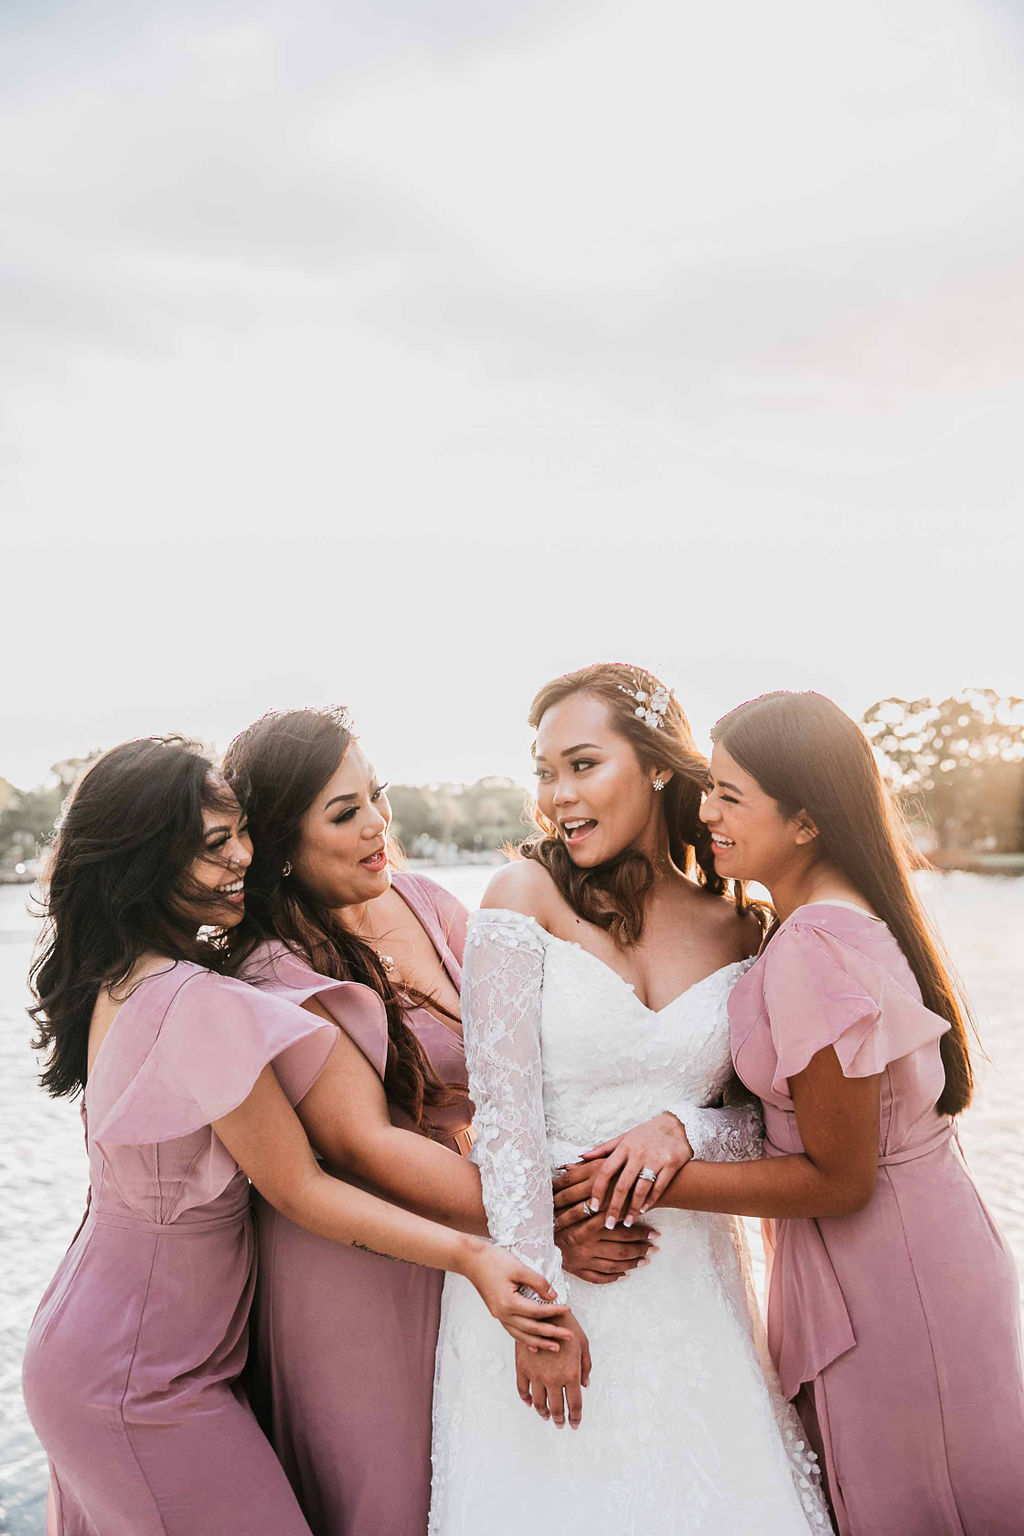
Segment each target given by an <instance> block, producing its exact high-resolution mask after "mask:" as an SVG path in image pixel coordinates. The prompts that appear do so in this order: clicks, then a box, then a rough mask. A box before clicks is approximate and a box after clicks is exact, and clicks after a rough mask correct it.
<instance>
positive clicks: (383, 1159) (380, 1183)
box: [336, 1125, 487, 1237]
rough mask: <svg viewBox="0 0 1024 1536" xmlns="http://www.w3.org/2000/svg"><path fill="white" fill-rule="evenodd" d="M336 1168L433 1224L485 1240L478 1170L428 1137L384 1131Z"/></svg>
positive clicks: (393, 1128)
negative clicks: (442, 1224) (433, 1222)
mask: <svg viewBox="0 0 1024 1536" xmlns="http://www.w3.org/2000/svg"><path fill="white" fill-rule="evenodd" d="M336 1166H339V1167H343V1168H345V1169H346V1171H348V1172H350V1173H354V1174H356V1175H357V1177H358V1178H360V1179H363V1180H364V1181H365V1182H366V1183H367V1184H372V1185H373V1187H374V1189H376V1190H379V1191H380V1192H381V1194H383V1195H387V1197H388V1198H389V1199H391V1200H398V1201H400V1203H401V1204H402V1205H403V1206H405V1207H406V1208H407V1209H408V1210H411V1211H416V1212H417V1213H418V1214H419V1215H421V1216H426V1217H429V1218H430V1220H431V1221H440V1222H443V1223H444V1225H445V1226H449V1227H456V1228H458V1229H459V1230H460V1231H463V1232H473V1233H476V1234H477V1235H479V1236H481V1237H486V1236H487V1217H486V1215H485V1213H484V1202H483V1197H482V1195H481V1193H480V1173H479V1170H478V1169H477V1168H476V1167H475V1166H474V1165H473V1164H472V1163H470V1162H468V1161H467V1160H466V1158H464V1157H460V1155H459V1154H458V1152H453V1151H451V1149H450V1148H448V1147H442V1146H441V1145H440V1144H439V1143H438V1142H436V1141H431V1140H430V1138H429V1137H428V1136H419V1135H417V1134H415V1133H414V1132H412V1131H404V1130H402V1129H401V1128H400V1127H398V1126H393V1125H389V1126H385V1127H382V1128H381V1129H380V1130H379V1131H376V1132H374V1134H373V1135H372V1136H367V1137H364V1138H363V1139H362V1140H361V1141H360V1142H359V1143H358V1144H357V1145H355V1146H353V1147H351V1148H350V1149H349V1150H348V1152H347V1153H346V1155H345V1156H344V1157H343V1158H341V1159H339V1160H338V1162H337V1164H336Z"/></svg>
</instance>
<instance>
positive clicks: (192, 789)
mask: <svg viewBox="0 0 1024 1536" xmlns="http://www.w3.org/2000/svg"><path fill="white" fill-rule="evenodd" d="M204 809H212V810H224V811H226V812H235V811H236V810H237V806H236V803H235V798H234V796H233V795H232V794H230V793H228V792H227V791H226V788H225V785H224V783H223V781H222V780H221V779H220V777H219V775H218V774H217V773H216V770H215V769H214V767H213V764H212V763H211V762H210V761H209V760H208V759H207V758H206V757H204V756H203V755H202V750H201V748H200V747H199V746H198V745H197V744H196V743H195V742H192V741H188V740H187V739H186V738H185V737H183V736H150V737H146V738H145V739H143V740H141V741H126V742H124V743H123V744H122V745H121V746H119V747H113V748H112V749H111V750H110V751H109V752H105V753H104V754H103V756H102V757H99V758H97V759H96V761H95V762H94V763H92V764H91V765H90V766H89V768H88V769H87V770H86V772H85V773H84V775H83V776H82V778H81V779H80V780H79V782H78V785H77V786H76V788H75V789H74V791H73V792H72V794H71V796H70V798H69V799H68V801H67V803H66V805H65V807H64V810H63V812H62V815H61V819H60V821H59V823H58V831H57V834H56V839H55V842H54V847H53V852H52V855H51V859H50V864H49V869H48V871H47V877H46V893H45V915H46V924H45V927H44V930H43V938H42V942H41V947H40V950H39V952H38V954H37V956H36V959H35V960H34V961H33V964H32V969H31V971H30V973H29V981H30V985H31V988H32V993H33V996H34V997H35V999H36V1002H35V1004H34V1006H33V1007H31V1008H30V1009H29V1013H30V1015H31V1017H32V1019H33V1020H34V1021H35V1025H36V1036H35V1039H34V1041H33V1045H34V1046H35V1048H36V1049H37V1050H41V1051H45V1052H46V1053H47V1059H46V1065H45V1068H44V1070H43V1072H42V1073H41V1075H40V1082H41V1083H42V1085H43V1087H44V1088H45V1089H46V1090H47V1091H48V1092H49V1093H51V1094H52V1095H53V1096H54V1097H55V1098H61V1097H65V1096H73V1095H74V1094H76V1093H78V1092H80V1091H81V1089H83V1088H84V1087H85V1080H86V1072H87V1066H88V1049H89V1026H90V1024H91V1022H92V1014H93V1008H94V1007H95V1003H96V998H97V995H98V993H99V992H100V990H101V989H102V988H104V987H116V986H118V985H120V984H122V983H123V982H124V981H126V979H127V977H128V976H129V975H130V973H131V970H132V968H133V966H134V965H135V964H136V962H137V961H138V959H139V957H140V955H142V954H144V953H145V952H146V951H147V950H156V951H157V953H158V954H161V955H167V956H168V958H170V959H171V960H193V961H197V962H199V963H200V964H203V965H210V966H215V967H216V966H219V965H220V963H221V955H222V952H221V941H220V940H219V939H218V938H216V937H207V938H204V937H202V936H200V935H199V933H198V927H199V922H197V921H196V920H195V919H194V918H190V917H189V916H187V915H186V914H185V912H184V911H183V910H182V907H183V903H186V902H187V903H188V906H189V911H190V912H193V913H195V912H197V913H199V915H200V918H199V920H200V921H201V914H202V911H203V907H204V906H206V905H209V906H210V908H211V913H210V916H211V921H212V920H213V916H214V913H213V908H214V906H216V905H217V902H216V898H215V897H213V896H211V894H210V892H209V891H208V890H207V889H205V888H204V887H202V886H201V885H198V884H197V883H196V882H195V881H194V880H192V879H191V878H190V873H189V871H190V868H191V866H192V863H193V861H194V860H195V859H197V858H198V857H200V856H201V855H202V854H203V849H204V841H203V811H204ZM221 910H223V908H221Z"/></svg>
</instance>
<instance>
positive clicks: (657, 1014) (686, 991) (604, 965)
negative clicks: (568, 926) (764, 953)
mask: <svg viewBox="0 0 1024 1536" xmlns="http://www.w3.org/2000/svg"><path fill="white" fill-rule="evenodd" d="M534 921H536V919H534ZM538 926H541V925H540V924H538ZM544 932H545V933H547V929H546V928H545V929H544ZM548 938H549V939H551V940H552V941H553V942H554V943H555V944H564V945H566V947H567V948H569V949H577V950H579V952H580V954H581V955H586V956H587V957H588V959H590V960H593V961H594V962H595V963H596V964H597V965H599V966H600V967H601V969H602V970H604V971H607V972H608V974H609V975H610V976H614V978H615V980H616V981H617V982H619V984H620V985H621V986H623V987H624V988H625V989H626V991H627V992H630V993H632V996H633V1001H634V1002H635V1003H636V1004H637V1005H638V1007H640V1008H642V1009H643V1010H644V1012H645V1013H647V1014H650V1016H651V1018H652V1019H659V1018H661V1016H662V1014H665V1013H668V1012H669V1010H670V1009H672V1008H674V1007H675V1006H676V1004H677V1003H679V1002H681V1001H682V999H683V998H684V997H689V995H690V993H691V992H695V991H696V990H697V988H698V987H703V986H704V985H705V984H706V983H707V982H709V981H713V980H714V979H715V977H716V976H721V975H723V974H724V973H725V972H726V971H731V970H733V969H734V967H736V966H738V965H745V964H746V961H745V960H730V961H729V962H728V963H727V964H726V965H720V966H718V968H717V969H716V970H714V971H709V972H708V974H707V975H706V976H701V977H700V979H699V980H698V981H692V982H691V983H690V985H689V986H688V987H684V988H683V990H682V991H681V992H677V993H676V995H675V997H673V998H672V999H671V1000H670V1001H669V1002H667V1003H666V1004H665V1005H664V1007H662V1008H651V1007H649V1006H648V1004H647V1003H645V1002H644V1001H643V999H642V998H640V997H638V996H637V991H636V983H635V982H632V981H627V980H626V978H625V976H623V975H622V974H621V973H620V972H619V971H617V970H616V969H615V967H614V965H609V964H608V962H607V960H602V959H601V956H600V955H595V954H594V951H593V950H592V949H587V948H586V947H585V946H584V945H583V944H580V943H579V942H578V941H577V940H576V939H560V938H559V937H558V935H557V934H554V933H548Z"/></svg>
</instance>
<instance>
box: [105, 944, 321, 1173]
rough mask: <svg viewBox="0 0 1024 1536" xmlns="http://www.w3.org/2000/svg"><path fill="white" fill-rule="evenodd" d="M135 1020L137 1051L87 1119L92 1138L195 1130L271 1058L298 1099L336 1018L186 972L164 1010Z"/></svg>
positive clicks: (169, 1136)
mask: <svg viewBox="0 0 1024 1536" xmlns="http://www.w3.org/2000/svg"><path fill="white" fill-rule="evenodd" d="M133 1029H134V1030H135V1031H136V1038H137V1041H138V1044H139V1045H140V1046H141V1048H142V1049H143V1052H144V1054H143V1055H142V1058H141V1060H140V1062H139V1065H138V1068H137V1070H136V1071H135V1072H134V1074H133V1075H132V1077H131V1078H130V1080H129V1082H128V1083H127V1085H126V1086H125V1088H124V1089H123V1091H122V1092H121V1093H120V1094H119V1095H118V1097H117V1098H116V1100H115V1101H114V1103H113V1104H112V1105H111V1106H110V1107H109V1109H107V1111H106V1113H105V1114H104V1115H103V1116H102V1117H101V1119H100V1122H99V1123H98V1124H97V1125H95V1126H94V1127H93V1130H92V1138H93V1140H94V1141H96V1142H107V1143H109V1144H110V1145H112V1146H146V1145H152V1144H154V1143H156V1142H161V1141H174V1140H176V1139H177V1138H179V1137H182V1136H189V1135H192V1133H193V1132H195V1131H199V1130H202V1129H203V1127H204V1126H208V1125H211V1124H212V1123H213V1122H214V1121H215V1120H219V1119H220V1118H221V1116H222V1115H227V1114H229V1113H230V1112H231V1111H232V1110H233V1109H237V1108H238V1106H239V1105H240V1104H242V1103H243V1102H244V1101H245V1100H246V1099H247V1098H248V1096H249V1094H250V1093H251V1092H252V1090H253V1087H254V1086H255V1083H256V1079H257V1078H258V1077H259V1075H260V1073H261V1072H262V1071H263V1068H264V1067H265V1066H267V1064H268V1063H270V1062H273V1064H274V1071H275V1074H276V1076H277V1078H278V1080H279V1081H280V1083H281V1085H282V1087H283V1088H284V1090H285V1093H286V1094H287V1095H288V1098H289V1100H290V1101H291V1103H293V1104H295V1103H297V1102H298V1100H299V1099H301V1098H302V1096H303V1095H304V1094H305V1093H307V1092H308V1091H309V1089H310V1088H311V1087H312V1085H313V1083H314V1082H315V1081H316V1079H317V1077H318V1076H319V1075H320V1073H321V1072H322V1071H323V1068H324V1066H325V1065H326V1063H327V1059H328V1057H329V1056H330V1054H331V1051H332V1050H333V1049H334V1044H335V1041H336V1039H337V1035H336V1033H335V1030H334V1026H333V1025H331V1024H328V1023H326V1022H325V1021H324V1020H322V1019H318V1018H316V1017H315V1015H313V1014H310V1013H306V1012H304V1011H303V1010H302V1009H301V1008H297V1007H296V1006H295V1005H294V1003H290V1002H286V1001H284V1000H282V999H281V998H278V997H275V996H273V995H272V994H267V995H261V994H260V993H259V992H258V991H257V990H256V989H255V988H253V987H249V986H247V985H246V984H245V983H244V982H241V981H234V980H231V979H229V978H228V977H223V976H216V975H214V974H212V973H211V972H198V973H194V974H193V975H192V976H190V977H188V978H187V979H186V980H185V982H184V983H183V984H182V985H181V986H180V987H179V988H178V989H177V990H176V991H175V993H174V995H173V997H172V998H171V1000H170V1002H169V1003H168V1004H167V1006H166V1007H165V1008H164V1009H163V1010H162V1012H161V1011H154V1012H152V1013H151V1014H149V1015H145V1014H144V1015H142V1016H140V1017H139V1018H138V1019H136V1020H134V1021H133ZM144 1031H145V1039H144V1040H143V1039H141V1038H139V1037H141V1036H142V1033H143V1032H144Z"/></svg>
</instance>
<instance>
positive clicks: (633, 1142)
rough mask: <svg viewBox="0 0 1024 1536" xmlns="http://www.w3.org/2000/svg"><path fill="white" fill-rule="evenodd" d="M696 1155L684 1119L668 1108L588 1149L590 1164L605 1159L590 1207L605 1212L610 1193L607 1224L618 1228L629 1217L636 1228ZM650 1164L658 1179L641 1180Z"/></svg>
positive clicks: (593, 1188) (587, 1159) (584, 1156)
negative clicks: (680, 1118) (680, 1120)
mask: <svg viewBox="0 0 1024 1536" xmlns="http://www.w3.org/2000/svg"><path fill="white" fill-rule="evenodd" d="M692 1156H693V1149H692V1148H691V1146H690V1143H689V1141H688V1140H687V1139H686V1132H685V1131H684V1130H683V1127H682V1125H681V1123H680V1122H679V1120H677V1119H676V1117H675V1115H674V1114H672V1112H671V1111H670V1110H667V1109H666V1110H663V1111H662V1112H661V1114H660V1115H655V1117H654V1119H653V1120H648V1121H646V1122H645V1123H644V1124H643V1125H638V1126H636V1128H635V1129H634V1130H632V1131H627V1132H626V1134H625V1135H624V1136H616V1137H614V1138H613V1139H612V1140H611V1141H606V1142H604V1143H603V1144H602V1145H601V1146H600V1147H594V1149H593V1150H592V1151H591V1152H584V1154H583V1160H584V1162H591V1161H594V1160H596V1159H597V1158H603V1159H604V1164H603V1167H602V1169H601V1172H600V1173H599V1174H598V1175H597V1177H596V1178H595V1179H594V1182H593V1185H592V1187H591V1192H590V1209H591V1210H592V1211H599V1210H600V1209H601V1207H602V1206H603V1205H604V1203H605V1199H606V1197H607V1199H608V1215H607V1217H606V1222H605V1224H606V1225H607V1226H609V1227H613V1226H614V1225H615V1224H616V1222H618V1221H620V1220H624V1221H625V1223H626V1225H627V1226H632V1225H633V1222H634V1221H635V1220H636V1218H637V1217H638V1216H642V1215H643V1213H644V1212H645V1211H648V1210H650V1209H651V1207H652V1206H654V1205H657V1203H658V1201H659V1200H660V1199H661V1196H662V1195H663V1194H664V1192H665V1190H666V1189H667V1188H668V1186H669V1184H671V1182H672V1180H673V1179H674V1178H675V1176H676V1174H677V1173H678V1172H679V1170H680V1168H683V1167H685V1166H686V1164H687V1163H688V1162H689V1161H690V1158H691V1157H692ZM647 1168H649V1169H651V1170H652V1171H653V1172H654V1173H655V1174H656V1175H657V1177H656V1178H655V1179H654V1180H653V1181H652V1180H650V1179H641V1178H640V1173H641V1170H643V1169H647ZM609 1190H610V1191H611V1194H610V1195H609Z"/></svg>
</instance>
